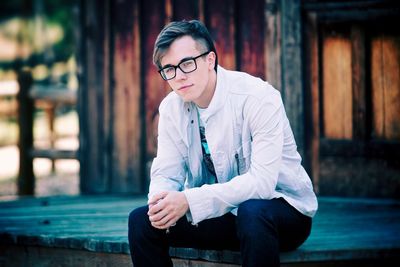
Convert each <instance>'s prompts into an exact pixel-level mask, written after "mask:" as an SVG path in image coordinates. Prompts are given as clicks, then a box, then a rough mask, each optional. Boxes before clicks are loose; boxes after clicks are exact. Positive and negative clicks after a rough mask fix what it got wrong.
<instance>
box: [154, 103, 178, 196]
mask: <svg viewBox="0 0 400 267" xmlns="http://www.w3.org/2000/svg"><path fill="white" fill-rule="evenodd" d="M166 114H168V112H167V111H166V110H165V107H161V106H160V118H159V123H158V138H157V139H158V142H157V143H158V145H157V156H156V157H155V158H154V160H153V163H152V166H151V172H150V173H151V174H150V176H151V180H150V187H149V195H148V196H149V198H150V197H151V196H153V195H154V194H156V193H159V192H161V191H181V190H182V189H183V186H184V182H185V177H186V169H185V168H186V164H185V159H184V155H183V151H185V150H186V149H185V145H184V143H183V142H182V141H179V139H178V138H172V136H174V135H175V136H176V135H178V132H177V131H176V129H175V128H174V127H173V123H172V122H171V121H170V120H171V119H170V118H169V117H168V116H167V115H166Z"/></svg>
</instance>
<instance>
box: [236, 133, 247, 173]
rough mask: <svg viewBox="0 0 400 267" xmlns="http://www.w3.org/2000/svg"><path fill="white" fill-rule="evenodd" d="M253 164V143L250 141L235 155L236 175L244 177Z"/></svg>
mask: <svg viewBox="0 0 400 267" xmlns="http://www.w3.org/2000/svg"><path fill="white" fill-rule="evenodd" d="M250 162H251V141H250V140H248V141H246V142H244V143H242V145H241V146H239V147H238V148H237V149H236V151H235V155H234V173H235V174H236V175H242V174H244V173H246V172H247V171H248V170H249V168H250Z"/></svg>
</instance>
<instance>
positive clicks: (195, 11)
mask: <svg viewBox="0 0 400 267" xmlns="http://www.w3.org/2000/svg"><path fill="white" fill-rule="evenodd" d="M172 2H173V19H174V20H183V19H185V20H192V19H198V18H199V0H191V1H187V0H173V1H172Z"/></svg>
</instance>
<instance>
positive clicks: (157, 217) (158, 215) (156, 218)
mask: <svg viewBox="0 0 400 267" xmlns="http://www.w3.org/2000/svg"><path fill="white" fill-rule="evenodd" d="M168 213H169V212H168V210H166V209H162V210H160V211H159V212H157V213H155V214H149V219H150V221H151V222H157V221H160V220H161V219H163V218H164V217H165V216H167V215H168Z"/></svg>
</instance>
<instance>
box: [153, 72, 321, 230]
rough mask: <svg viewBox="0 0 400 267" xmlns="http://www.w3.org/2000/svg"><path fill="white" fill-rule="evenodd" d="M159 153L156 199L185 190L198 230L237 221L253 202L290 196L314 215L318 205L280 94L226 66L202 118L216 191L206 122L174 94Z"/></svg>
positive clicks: (164, 111)
mask: <svg viewBox="0 0 400 267" xmlns="http://www.w3.org/2000/svg"><path fill="white" fill-rule="evenodd" d="M159 111H160V118H159V126H158V150H157V156H156V157H155V159H154V160H153V164H152V167H151V182H150V190H149V197H151V196H152V195H154V194H155V193H158V192H161V191H171V190H175V191H183V192H184V194H185V195H186V198H187V201H188V203H189V210H190V211H189V212H188V218H189V220H192V222H193V223H198V222H200V221H202V220H205V219H209V218H214V217H218V216H222V215H224V214H225V213H227V212H232V213H233V214H236V211H237V207H238V206H239V204H240V203H242V202H244V201H246V200H248V199H272V198H278V197H283V198H284V199H285V200H286V201H287V202H288V203H289V204H291V205H292V206H293V207H294V208H296V209H297V210H298V211H300V212H301V213H303V214H305V215H307V216H310V217H312V216H314V214H315V212H316V210H317V207H318V203H317V198H316V196H315V193H314V191H313V187H312V183H311V180H310V178H309V176H308V175H307V173H306V171H305V170H304V168H303V167H302V165H301V157H300V155H299V153H298V152H297V146H296V142H295V139H294V136H293V133H292V130H291V128H290V124H289V121H288V119H287V116H286V113H285V109H284V106H283V103H282V99H281V96H280V93H279V91H277V90H276V89H274V88H273V87H272V86H271V85H270V84H268V83H267V82H265V81H263V80H261V79H259V78H255V77H253V76H250V75H248V74H246V73H243V72H236V71H228V70H225V69H223V68H221V67H218V72H217V85H216V89H215V92H214V96H213V98H212V100H211V103H210V105H209V106H208V108H207V109H206V110H205V111H204V112H202V114H201V119H202V120H203V122H204V124H205V130H206V138H207V142H208V146H209V149H210V153H211V157H212V160H213V163H214V167H215V171H216V175H217V180H218V183H216V184H211V185H210V184H204V180H205V179H204V177H203V174H206V173H207V172H206V170H205V166H204V164H203V163H202V150H201V144H200V136H199V122H198V115H197V111H196V106H195V104H194V103H188V102H183V100H182V99H181V98H180V97H179V96H178V95H177V94H176V93H174V92H171V93H170V94H169V95H168V96H167V97H166V98H165V99H164V100H163V101H162V103H161V104H160V108H159Z"/></svg>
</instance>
